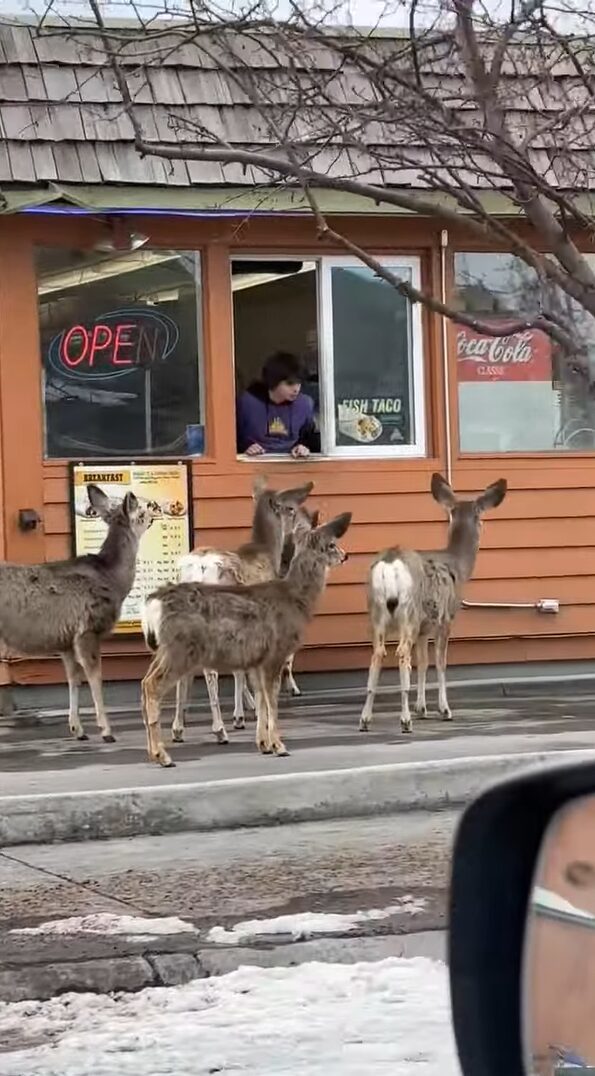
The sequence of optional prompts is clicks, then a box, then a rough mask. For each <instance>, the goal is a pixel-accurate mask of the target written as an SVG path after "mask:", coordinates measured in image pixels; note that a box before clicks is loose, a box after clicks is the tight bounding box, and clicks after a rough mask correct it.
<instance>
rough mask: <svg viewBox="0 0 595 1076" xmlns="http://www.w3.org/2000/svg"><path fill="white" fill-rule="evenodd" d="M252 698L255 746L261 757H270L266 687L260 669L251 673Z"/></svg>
mask: <svg viewBox="0 0 595 1076" xmlns="http://www.w3.org/2000/svg"><path fill="white" fill-rule="evenodd" d="M252 680H253V686H254V689H255V690H254V696H255V701H256V746H257V748H258V750H259V751H260V753H261V754H262V755H270V754H271V751H272V748H271V737H270V728H269V706H268V702H267V698H266V685H265V683H264V673H263V671H262V669H254V670H253V672H252Z"/></svg>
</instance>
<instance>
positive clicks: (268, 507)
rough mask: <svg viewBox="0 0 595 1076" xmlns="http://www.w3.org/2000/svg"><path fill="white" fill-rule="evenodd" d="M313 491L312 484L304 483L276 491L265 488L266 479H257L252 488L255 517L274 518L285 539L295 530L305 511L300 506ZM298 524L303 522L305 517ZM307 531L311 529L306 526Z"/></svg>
mask: <svg viewBox="0 0 595 1076" xmlns="http://www.w3.org/2000/svg"><path fill="white" fill-rule="evenodd" d="M313 489H314V483H313V482H306V483H305V485H303V486H296V487H295V488H293V489H284V490H280V491H277V490H273V489H268V488H267V484H266V479H263V478H257V479H256V480H255V482H254V485H253V487H252V496H253V499H254V501H255V502H256V512H255V515H257V516H259V517H260V518H261V519H262V518H263V517H264V516H273V517H276V518H277V519H278V520H279V522H280V524H281V532H282V537H283V538H286V537H287V536H288V535H290V534H293V532H294V531H295V530H296V529H297V524H298V519H299V517H300V516H301V514H302V513H303V512H305V511H306V510H305V509H303V508H302V505H303V504H304V502H305V501H306V500H307V499H308V497H309V496H310V494H311V492H312V490H313ZM300 522H301V523H304V522H305V516H304V517H303V519H302V520H301V521H300ZM307 529H308V530H310V529H311V527H310V526H307Z"/></svg>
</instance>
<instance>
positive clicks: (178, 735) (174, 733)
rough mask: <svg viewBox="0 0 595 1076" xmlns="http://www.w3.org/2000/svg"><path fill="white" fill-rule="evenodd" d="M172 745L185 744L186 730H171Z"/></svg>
mask: <svg viewBox="0 0 595 1076" xmlns="http://www.w3.org/2000/svg"><path fill="white" fill-rule="evenodd" d="M171 739H172V743H184V729H172V730H171Z"/></svg>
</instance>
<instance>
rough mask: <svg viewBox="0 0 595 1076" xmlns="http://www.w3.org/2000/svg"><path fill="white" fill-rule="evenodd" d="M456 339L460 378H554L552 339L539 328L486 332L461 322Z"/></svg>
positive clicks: (497, 379) (543, 379)
mask: <svg viewBox="0 0 595 1076" xmlns="http://www.w3.org/2000/svg"><path fill="white" fill-rule="evenodd" d="M499 327H500V328H502V327H503V326H502V325H501V323H500V326H499ZM456 340H457V371H458V379H459V381H484V380H485V381H487V380H490V381H551V378H552V367H551V341H550V339H549V337H548V336H546V334H545V333H543V332H541V331H540V330H539V329H525V330H524V331H523V332H519V333H511V334H510V335H507V336H487V335H486V334H483V333H476V332H475V331H474V330H473V329H469V328H467V326H465V325H459V326H457V335H456Z"/></svg>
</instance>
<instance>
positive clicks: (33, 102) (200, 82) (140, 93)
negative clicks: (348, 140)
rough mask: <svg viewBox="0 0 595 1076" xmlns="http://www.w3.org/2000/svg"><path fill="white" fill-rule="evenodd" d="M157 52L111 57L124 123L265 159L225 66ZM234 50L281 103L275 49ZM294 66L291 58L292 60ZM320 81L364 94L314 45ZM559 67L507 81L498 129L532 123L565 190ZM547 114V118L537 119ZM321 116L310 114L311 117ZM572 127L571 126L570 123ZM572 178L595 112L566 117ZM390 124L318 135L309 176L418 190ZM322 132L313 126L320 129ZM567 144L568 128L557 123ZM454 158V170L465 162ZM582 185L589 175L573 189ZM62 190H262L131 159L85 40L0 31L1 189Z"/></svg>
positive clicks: (182, 49)
mask: <svg viewBox="0 0 595 1076" xmlns="http://www.w3.org/2000/svg"><path fill="white" fill-rule="evenodd" d="M402 40H403V39H402V37H398V36H396V35H395V36H394V37H393V38H392V39H391V38H390V37H388V36H387V37H386V38H385V39H384V47H385V48H387V49H390V48H393V49H394V48H396V47H398V42H399V41H401V42H402ZM172 44H175V46H176V47H175V48H172V49H171V51H168V50H167V49H164V48H163V38H161V39H160V55H159V61H158V62H156V61H155V53H154V49H153V41H152V39H151V36H150V35H148V36H147V37H146V38H145V39H144V40H143V41H138V40H136V41H135V42H134V44H129V45H128V46H127V47H126V50H125V52H123V53H122V63H123V65H124V66H125V69H126V72H127V78H128V82H129V85H130V86H131V89H132V92H133V93H134V95H135V102H136V114H137V116H138V119H139V121H140V124H141V126H142V128H143V132H144V135H145V137H146V138H147V139H148V140H158V141H161V142H166V143H173V144H177V143H179V142H180V141H182V140H188V141H196V139H197V131H199V130H200V131H208V132H211V133H213V134H215V135H216V136H217V137H219V138H222V139H225V140H226V141H227V142H229V143H232V144H239V145H244V146H249V147H256V148H259V149H263V150H267V151H270V150H271V146H272V145H274V142H273V140H272V138H271V134H270V129H267V123H266V121H265V120H263V112H262V110H259V109H257V108H255V107H254V104H253V102H251V100H250V97H249V95H248V94H247V93H246V92H245V91H244V90H243V89H242V85H241V79H239V78H238V73H237V71H236V70H233V67H234V64H233V63H231V64H230V60H229V54H227V55H226V57H225V61H224V62H223V60H222V58H221V57H220V56H219V54H218V50H217V45H216V44H215V45H214V46H213V45H212V44H211V45H210V46H209V47H208V48H205V47H204V46H203V44H202V43H201V44H200V46H199V45H198V44H193V43H187V44H184V45H182V46H180V42H179V40H173V41H172ZM233 51H234V54H235V55H236V56H237V57H238V62H237V67H238V68H239V67H240V66H241V65H246V64H247V66H248V68H249V69H250V72H251V78H252V82H253V84H255V85H258V81H259V79H262V80H266V86H267V91H266V96H267V101H268V103H269V104H271V103H273V107H274V101H275V99H276V100H278V101H282V100H283V99H284V97H285V96H286V95H289V96H290V91H289V90H288V88H287V77H288V76H287V70H284V69H283V66H282V65H279V62H278V59H277V56H276V54H275V50H274V49H271V48H270V47H268V46H267V43H266V41H265V42H264V44H262V43H260V42H259V41H257V40H255V39H254V38H252V37H250V38H248V39H239V38H238V39H237V40H236V43H235V47H234V50H233ZM298 64H299V61H298ZM313 64H314V65H315V67H316V70H317V71H318V72H324V77H325V79H326V81H327V85H328V87H329V88H330V90H331V91H332V93H333V95H334V99H335V100H337V101H348V100H353V101H361V100H362V96H364V97H365V95H366V93H367V92H368V88H367V86H366V80H365V79H364V78H363V77H362V76H361V75H359V74H357V73H354V72H351V73H346V72H345V71H342V72H339V73H337V72H336V57H334V56H333V55H332V54H331V53H330V51H328V50H325V49H324V48H322V47H320V48H318V50H317V52H316V55H315V57H314V58H313V57H312V55H310V56H309V59H308V65H307V66H308V68H309V70H310V71H311V70H312V65H313ZM575 75H576V72H575V71H573V69H572V67H571V65H570V64H569V63H568V62H566V61H565V60H564V59H563V58H561V59H560V60H559V61H558V62H557V63H556V64H555V66H554V67H553V68H552V69H551V71H550V77H549V79H548V80H547V84H545V83H543V82H542V81H540V79H538V78H533V77H529V76H528V75H527V76H524V75H523V76H519V75H518V74H517V73H516V72H513V71H509V72H508V80H507V85H508V92H509V97H510V112H509V119H510V121H511V122H512V124H513V125H514V127H515V130H517V131H518V132H519V136H520V134H522V133H523V132H525V133H526V132H528V131H531V125H532V124H534V118H535V115H536V114H537V113H540V119H541V121H542V125H541V129H539V130H538V131H537V132H535V130H533V132H532V137H531V149H530V154H531V159H532V162H533V164H534V165H536V166H537V168H538V169H539V170H540V172H541V173H543V174H544V175H548V176H549V177H550V178H551V179H552V180H553V182H554V183H558V184H560V185H564V186H568V185H570V184H571V183H572V180H573V178H574V177H573V176H572V175H570V172H569V167H570V166H569V160H568V158H567V157H566V156H564V157H562V158H561V157H560V155H559V154H558V153H557V151H556V145H555V143H556V137H557V134H556V131H557V127H556V123H555V117H556V113H558V114H560V113H561V110H562V109H563V108H564V107H566V106H567V104H568V101H569V99H570V98H571V97H572V96H573V95H574V97H575V99H576V100H577V101H579V102H581V103H582V95H583V93H584V88H582V87H581V85H580V82H578V80H577V79H576V77H575ZM431 77H434V78H435V79H436V84H437V85H439V87H440V95H441V98H442V99H444V100H447V101H449V103H452V106H453V107H454V108H459V109H464V108H467V107H469V102H468V101H465V99H464V96H463V95H462V94H461V79H460V78H457V76H456V71H454V72H453V67H452V63H449V62H448V58H445V59H443V61H441V62H437V63H435V64H434V65H433V70H432V73H431ZM544 109H545V112H546V118H547V117H550V118H551V119H552V121H553V122H551V123H549V122H548V123H544V122H543V119H544ZM319 111H320V110H319ZM316 115H317V112H316V108H315V107H314V108H312V109H310V110H306V112H305V113H303V114H301V115H297V116H296V119H295V123H294V133H296V136H297V137H306V138H307V137H308V133H310V134H312V132H313V129H314V128H315V127H316V124H317V121H316ZM568 122H570V121H568ZM575 124H576V130H575V132H574V134H575V147H574V149H575V152H574V160H575V162H578V163H576V164H575V166H574V167H575V169H576V170H577V171H580V170H581V169H583V170H584V171H583V176H582V180H581V182H580V186H581V187H582V186H588V185H589V183H591V185H592V184H593V180H594V177H595V168H592V165H591V161H592V157H593V151H592V145H593V143H594V142H595V137H594V132H593V128H594V125H595V112H594V111H592V110H590V109H587V110H583V111H581V114H580V116H578V117H577V118H576V120H575ZM396 130H397V131H398V125H396V126H395V124H394V123H393V124H392V125H391V124H388V125H385V124H384V123H382V122H378V123H373V124H370V125H368V126H367V128H366V131H365V134H363V135H362V138H361V141H360V143H359V144H354V145H353V147H352V148H351V149H350V150H349V151H346V150H345V149H342V150H341V151H339V150H338V149H337V147H336V146H333V145H332V143H331V141H329V139H328V137H327V135H328V130H327V131H326V132H324V133H325V139H326V145H325V147H324V148H323V149H321V150H320V152H319V153H318V155H317V157H316V166H317V168H318V169H319V170H320V171H325V170H327V169H328V170H330V171H332V172H333V173H334V174H336V175H352V174H354V173H356V174H361V175H365V176H366V178H367V179H368V180H370V181H376V182H381V183H391V184H395V185H399V186H403V187H416V186H423V183H421V182H420V180H419V164H420V163H421V164H425V165H427V164H428V163H429V162H431V150H429V149H428V147H427V145H426V146H424V145H419V146H416V145H409V146H408V157H409V160H408V161H407V162H402V163H400V164H399V165H398V167H397V166H395V164H394V162H392V161H391V159H390V146H391V140H392V142H393V143H394V142H395V140H396V138H398V134H397V135H396V134H395V131H396ZM320 131H322V128H320ZM565 131H566V136H567V134H568V123H566V124H565ZM370 145H373V146H374V147H385V149H386V160H385V162H384V166H383V167H382V168H380V169H379V167H378V158H377V155H376V154H374V155H373V159H372V160H371V158H370V156H369V155H368V152H367V146H370ZM464 164H465V162H464V161H463V165H464ZM470 177H471V181H472V182H473V183H475V184H476V185H480V186H482V185H484V186H488V187H490V186H491V187H493V186H496V187H497V186H498V185H499V183H498V179H497V178H495V179H494V177H492V178H491V179H489V180H485V181H482V179H481V177H479V178H478V177H476V176H471V171H470ZM585 177H587V178H586V179H585ZM51 183H68V184H108V185H109V184H127V185H130V184H134V185H137V186H152V187H155V186H167V187H172V186H174V187H178V188H183V187H190V186H193V185H201V186H206V187H210V186H212V187H218V188H220V187H222V186H226V185H230V186H234V187H242V186H253V185H255V184H259V183H260V184H262V183H269V184H270V177H267V176H266V175H265V174H264V173H262V172H259V171H258V170H256V169H254V168H251V167H248V168H244V167H242V166H240V165H237V164H229V165H221V164H219V163H210V162H197V161H188V160H179V161H168V160H164V159H159V158H157V157H152V156H148V157H145V158H144V159H141V157H140V156H139V154H138V153H137V151H136V149H135V147H134V133H133V129H132V124H131V122H130V120H129V118H128V116H127V115H126V113H125V111H124V109H123V106H122V100H121V96H120V93H119V90H118V88H117V85H116V82H115V80H114V76H113V73H112V71H111V69H110V67H109V64H108V62H107V58H106V55H105V53H104V51H103V49H102V47H101V45H100V44H99V42H98V41H97V39H93V38H92V37H91V36H87V37H85V36H73V35H72V34H69V33H67V32H65V31H63V30H58V29H56V28H52V29H50V30H49V31H48V30H43V31H39V30H37V29H36V28H35V27H34V26H31V25H26V24H23V23H11V24H8V23H4V24H0V185H1V186H2V189H5V190H6V189H7V187H10V185H18V186H23V185H28V184H34V185H37V186H40V185H44V184H51Z"/></svg>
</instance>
